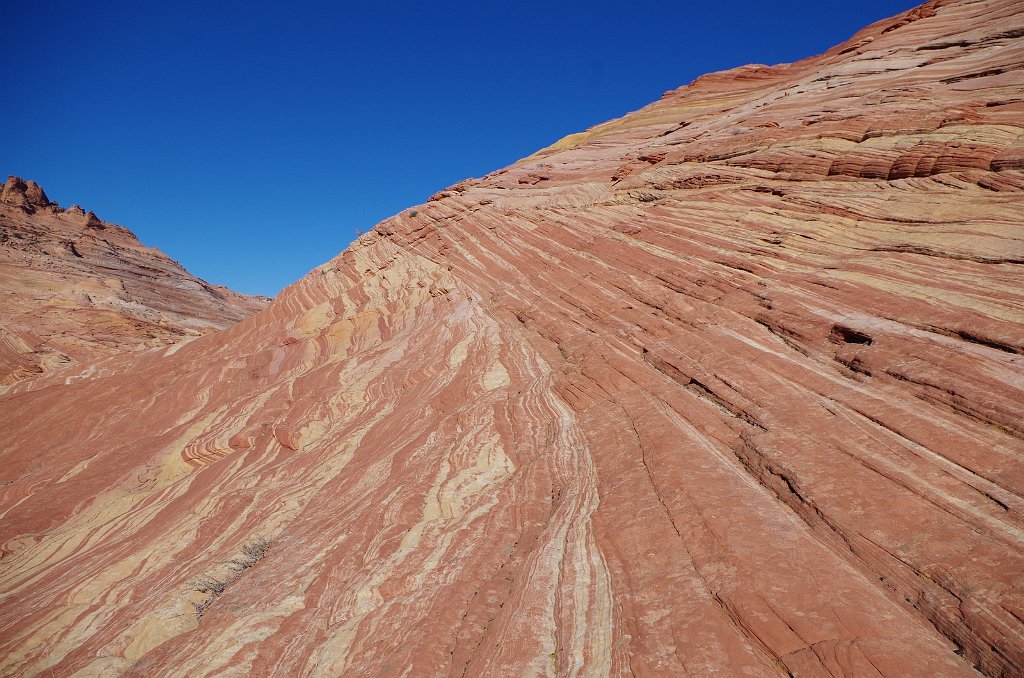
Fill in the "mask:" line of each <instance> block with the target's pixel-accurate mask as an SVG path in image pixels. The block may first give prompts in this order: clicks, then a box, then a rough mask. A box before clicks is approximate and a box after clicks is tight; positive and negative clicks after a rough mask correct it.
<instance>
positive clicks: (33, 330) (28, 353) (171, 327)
mask: <svg viewBox="0 0 1024 678" xmlns="http://www.w3.org/2000/svg"><path fill="white" fill-rule="evenodd" d="M268 301H269V300H268V299H266V298H263V297H251V296H248V295H244V294H239V293H237V292H233V291H231V290H229V289H227V288H224V287H217V286H213V285H209V284H208V283H206V282H205V281H203V280H200V279H199V278H196V277H195V276H194V275H192V274H190V273H189V272H188V271H186V270H185V269H183V268H182V267H181V266H180V265H179V264H178V263H177V262H176V261H173V260H171V259H170V258H168V257H167V255H165V254H164V253H163V252H161V251H159V250H157V249H154V248H151V247H146V246H145V245H143V244H141V243H140V242H139V241H138V239H137V238H136V237H135V235H134V234H133V233H132V232H131V231H129V230H128V229H127V228H124V227H123V226H115V225H114V224H108V223H107V222H105V221H102V220H101V219H99V218H98V217H97V216H96V215H95V214H93V213H92V212H85V211H83V210H82V209H81V208H79V207H77V206H74V207H71V208H70V209H64V208H62V207H60V206H58V205H57V204H56V203H54V202H52V201H51V200H50V199H49V198H47V197H46V193H45V192H44V191H43V189H42V188H41V187H40V186H39V185H38V184H36V183H35V182H33V181H27V182H26V181H24V180H22V179H20V178H18V177H9V178H8V179H7V182H6V183H5V184H4V185H3V187H2V188H0V389H2V388H3V387H4V386H6V385H9V384H12V383H14V382H16V381H20V380H22V379H26V378H31V377H35V376H38V375H39V374H42V373H44V372H47V371H49V370H53V369H55V368H58V367H65V366H67V365H69V364H70V363H72V362H74V363H77V364H79V365H82V364H87V363H89V362H91V361H93V360H95V359H97V358H101V357H105V356H108V355H112V354H114V353H118V352H121V351H124V350H128V349H137V348H145V347H153V346H166V345H168V344H171V343H176V342H178V341H181V340H183V339H187V338H190V337H197V336H199V335H201V334H204V333H207V332H210V331H212V330H215V329H222V328H224V327H227V326H228V325H230V324H231V323H234V322H237V321H238V320H241V319H242V318H244V317H246V316H247V315H251V314H252V313H255V312H256V311H258V310H260V309H262V308H263V307H265V306H266V305H267V302H268Z"/></svg>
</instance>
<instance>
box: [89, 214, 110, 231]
mask: <svg viewBox="0 0 1024 678" xmlns="http://www.w3.org/2000/svg"><path fill="white" fill-rule="evenodd" d="M85 227H86V228H95V229H98V230H103V229H105V228H106V227H107V225H106V224H105V223H104V222H103V221H101V220H100V218H99V217H98V216H96V213H95V212H93V211H92V210H89V211H88V212H86V213H85Z"/></svg>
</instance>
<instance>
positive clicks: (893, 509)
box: [0, 0, 1024, 677]
mask: <svg viewBox="0 0 1024 678" xmlns="http://www.w3.org/2000/svg"><path fill="white" fill-rule="evenodd" d="M1022 11H1024V6H1022V5H1021V4H1020V3H1019V2H1016V1H996V0H986V1H982V2H966V1H964V2H931V3H928V4H927V5H924V6H922V7H921V8H919V9H917V10H914V11H912V12H909V13H907V14H905V15H903V16H900V17H896V18H894V19H892V20H889V21H883V22H881V23H879V24H876V25H874V26H871V27H869V28H867V29H865V30H864V31H862V32H861V33H859V34H857V35H856V36H854V37H853V38H852V39H851V41H849V42H848V43H846V44H844V45H842V46H840V47H837V48H835V49H833V50H832V51H830V52H828V53H826V54H825V55H823V56H820V57H817V58H814V59H810V60H807V61H803V62H800V63H796V64H792V65H785V66H779V67H772V68H768V67H761V66H750V67H744V68H740V69H736V70H733V71H729V72H725V73H719V74H715V75H711V76H707V77H704V78H701V79H699V80H697V81H696V82H694V83H692V84H691V85H689V86H687V87H684V88H682V89H679V90H677V91H673V92H669V93H668V94H666V95H665V96H664V97H663V98H662V99H661V100H660V101H658V102H657V103H654V104H652V105H650V106H648V107H646V108H644V109H642V110H640V111H637V112H636V113H633V114H630V115H628V116H626V117H624V118H622V119H620V120H616V121H613V122H610V123H608V124H605V125H602V126H599V127H597V128H595V129H592V130H589V131H588V132H585V133H583V134H580V135H577V136H575V137H571V138H568V139H565V140H563V141H561V142H559V143H558V144H556V145H555V146H553V147H551V148H549V149H546V150H544V151H542V152H540V153H538V154H537V155H535V156H532V157H530V158H527V159H525V160H524V161H522V162H520V163H517V164H516V165H514V166H512V167H510V168H508V169H506V170H503V171H501V172H498V173H495V174H493V175H491V176H488V177H485V178H484V179H481V180H470V181H467V182H464V183H462V184H460V185H458V186H454V187H452V188H451V189H449V190H446V191H444V192H442V193H440V194H438V195H437V196H435V197H434V198H433V199H432V200H431V201H430V202H429V203H427V204H426V205H423V206H419V207H417V209H416V210H410V211H408V212H406V213H404V214H402V215H399V216H396V217H394V218H392V219H389V220H387V221H386V222H384V223H382V224H380V225H378V226H377V228H376V229H375V230H374V231H373V232H371V233H369V234H366V235H364V236H363V237H361V238H360V239H359V240H358V241H357V242H355V243H354V244H353V245H352V246H351V247H349V248H348V249H347V250H346V251H345V252H343V253H342V254H341V255H340V256H338V257H337V258H335V259H334V260H332V261H331V262H329V263H328V264H326V265H324V266H322V267H320V268H319V269H317V270H315V271H313V272H312V273H311V274H310V275H309V276H307V277H306V278H304V279H302V280H301V281H299V282H298V283H296V284H295V285H293V286H292V287H290V288H289V289H287V290H286V291H285V292H283V293H282V294H281V295H279V296H278V297H277V298H276V299H275V301H274V302H273V303H272V304H271V305H270V307H269V308H267V309H266V310H265V311H263V312H261V313H259V314H257V315H255V316H253V317H251V318H249V319H247V320H245V321H243V322H241V323H239V324H237V325H235V326H233V327H231V328H230V329H228V330H226V331H224V332H222V333H217V334H213V335H208V336H206V337H202V338H199V339H196V340H194V341H191V342H188V343H186V344H180V345H178V346H174V347H171V348H168V349H161V350H152V351H148V352H145V353H143V354H141V355H131V356H129V355H120V356H114V357H112V358H109V359H106V360H104V361H101V362H98V363H96V364H94V365H92V366H90V368H89V369H88V370H86V371H84V372H82V371H78V372H76V371H75V370H73V369H67V370H63V371H58V372H53V373H51V374H49V375H44V376H42V377H39V378H37V379H35V380H33V381H31V382H22V383H20V384H16V385H15V386H14V387H13V388H12V389H11V391H10V392H9V393H8V394H7V395H5V396H3V397H2V398H0V408H2V410H3V412H4V414H5V417H4V419H5V427H4V430H3V433H2V434H0V435H2V441H3V452H2V457H0V459H2V464H0V469H2V470H0V473H2V474H3V478H4V484H3V486H2V494H0V516H2V518H0V528H2V534H0V544H2V549H3V558H2V560H0V563H2V565H0V582H2V584H0V591H2V592H3V593H2V596H3V597H2V601H0V655H2V656H3V660H2V662H3V666H4V667H5V672H6V673H8V674H22V675H31V674H40V673H42V674H43V675H50V674H49V673H48V672H49V671H52V672H53V675H71V674H76V675H101V674H102V675H107V674H111V675H114V674H127V675H132V676H160V675H168V676H171V675H174V676H178V675H190V676H200V675H213V674H217V675H261V676H262V675H351V676H435V675H436V676H526V675H530V676H534V675H545V676H555V675H558V676H563V675H564V676H584V675H586V676H602V675H612V676H711V675H719V676H770V675H795V676H829V675H832V676H838V675H843V676H879V675H881V676H930V677H931V676H971V675H978V674H979V672H980V673H981V674H984V675H988V676H1011V675H1021V672H1022V670H1024V623H1022V620H1024V598H1022V590H1021V587H1022V586H1024V548H1022V545H1024V533H1022V528H1024V522H1022V510H1024V498H1022V493H1024V416H1022V414H1024V407H1022V403H1024V363H1022V351H1024V315H1022V314H1024V283H1022V281H1024V278H1022V267H1021V264H1022V262H1024V192H1022V189H1024V173H1022V164H1021V162H1022V159H1024V137H1022V134H1024V74H1022V70H1021V65H1022V63H1024V43H1022V40H1021V36H1024V13H1022ZM76 672H77V673H76Z"/></svg>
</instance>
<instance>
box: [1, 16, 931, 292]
mask: <svg viewBox="0 0 1024 678" xmlns="http://www.w3.org/2000/svg"><path fill="white" fill-rule="evenodd" d="M915 4H916V3H915V2H912V1H896V0H856V1H854V2H850V1H843V2H835V1H833V0H808V1H801V2H797V1H784V0H779V1H777V2H770V3H769V2H721V1H720V2H699V3H697V2H682V1H679V2H648V1H645V0H631V1H630V2H628V3H627V2H623V1H622V0H620V1H619V2H615V3H610V2H564V3H559V2H515V3H511V2H509V3H489V2H443V1H440V2H434V3H425V2H423V3H412V2H409V3H387V2H378V3H365V4H362V3H344V2H342V3H326V2H325V3H315V2H301V1H299V2H291V3H280V2H274V3H270V2H256V1H251V2H230V1H224V2H203V3H190V2H118V1H109V2H95V3H94V2H61V1H55V2H46V3H43V2H17V3H15V2H8V3H3V4H2V6H0V25H3V26H4V27H5V29H6V30H5V31H4V36H3V40H0V58H2V63H6V64H7V67H6V68H7V76H6V78H7V83H8V84H7V86H6V87H5V92H4V96H3V97H2V98H0V129H2V130H3V136H4V143H3V147H2V150H3V152H2V154H0V172H2V173H3V174H4V175H5V176H6V175H7V174H17V175H20V176H23V177H24V178H26V179H34V180H36V181H38V182H39V183H40V184H42V186H43V188H44V189H46V191H47V193H48V194H49V195H50V197H51V199H54V200H58V201H59V202H60V203H61V204H62V205H65V206H67V205H70V204H72V203H77V204H79V205H81V206H82V207H84V208H85V209H92V210H94V211H95V212H96V213H97V214H98V215H99V216H100V217H101V218H103V219H106V220H107V221H112V222H114V223H119V224H123V225H126V226H128V227H129V228H131V229H132V230H133V231H135V233H136V234H137V235H138V236H139V238H140V239H141V240H142V241H143V242H144V243H145V244H147V245H151V246H155V247H159V248H160V249H162V250H163V251H164V252H166V253H167V254H168V255H170V256H171V257H173V258H175V259H177V260H178V261H179V262H181V263H182V264H183V265H184V266H185V267H186V268H188V269H189V270H190V271H192V272H193V273H195V274H196V275H199V276H200V277H203V278H205V279H207V280H209V281H210V282H214V283H219V284H226V285H229V286H230V287H233V288H234V289H237V290H240V291H243V292H249V293H258V294H268V295H273V294H275V293H276V292H277V291H278V290H279V289H281V288H282V287H283V286H285V285H287V284H289V283H291V282H293V281H295V280H297V279H298V278H299V277H301V276H302V275H304V274H305V273H306V272H307V271H308V270H309V269H311V268H313V267H314V266H316V265H318V264H320V263H322V262H324V261H326V260H327V259H329V258H331V257H332V256H334V255H335V254H337V253H338V252H339V251H341V250H342V249H343V248H344V247H345V246H346V245H347V244H348V243H349V242H350V241H351V240H352V238H353V237H354V236H355V234H356V231H357V230H367V229H369V228H370V227H372V226H373V225H374V224H375V223H377V222H378V221H380V220H381V219H384V218H386V217H388V216H390V215H392V214H394V213H396V212H398V211H401V210H402V209H403V208H405V207H407V206H409V205H412V204H415V203H419V202H423V201H424V200H426V198H427V197H429V196H430V195H431V194H432V193H434V192H435V191H437V190H440V189H441V188H443V187H445V186H448V185H450V184H453V183H455V182H457V181H459V180H461V179H464V178H466V177H470V176H482V175H484V174H487V173H488V172H490V171H492V170H494V169H498V168H500V167H503V166H504V165H507V164H509V163H511V162H514V161H515V160H517V159H519V158H521V157H523V156H526V155H529V154H530V153H532V152H533V151H535V150H537V149H539V148H541V147H543V146H547V145H548V144H550V143H552V142H553V141H555V140H557V139H558V138H560V137H562V136H564V135H566V134H568V133H571V132H576V131H580V130H583V129H585V128H587V127H589V126H591V125H594V124H596V123H599V122H603V121H605V120H608V119H610V118H613V117H618V116H620V115H622V114H624V113H626V112H628V111H631V110H635V109H637V108H639V107H641V106H643V105H645V104H647V103H649V102H650V101H652V100H654V99H657V98H658V97H659V96H660V95H661V94H662V92H664V91H665V90H668V89H673V88H675V87H678V86H680V85H683V84H685V83H687V82H689V81H690V80H692V79H693V78H695V77H697V76H699V75H701V74H703V73H707V72H710V71H716V70H721V69H724V68H731V67H733V66H738V65H741V64H745V63H780V62H788V61H795V60H797V59H800V58H803V57H806V56H811V55H814V54H817V53H820V52H822V51H824V50H826V49H828V48H829V47H831V46H832V45H834V44H836V43H838V42H841V41H843V40H845V39H846V38H848V37H849V36H850V35H852V34H853V33H854V32H856V31H857V30H858V29H860V28H861V27H863V26H865V25H867V24H869V23H871V22H873V21H875V20H877V19H880V18H883V17H886V16H891V15H893V14H896V13H898V12H900V11H903V10H906V9H908V8H910V7H912V6H914V5H915Z"/></svg>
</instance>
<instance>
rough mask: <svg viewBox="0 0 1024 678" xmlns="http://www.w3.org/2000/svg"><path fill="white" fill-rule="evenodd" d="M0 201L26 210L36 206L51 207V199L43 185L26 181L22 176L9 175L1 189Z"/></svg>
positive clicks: (31, 209)
mask: <svg viewBox="0 0 1024 678" xmlns="http://www.w3.org/2000/svg"><path fill="white" fill-rule="evenodd" d="M0 203H4V204H5V205H15V206H18V207H21V208H22V209H25V210H26V211H34V210H35V208H36V207H49V206H50V205H51V204H53V203H51V202H50V199H49V198H47V197H46V192H45V191H43V188H42V186H40V185H39V184H37V183H36V182H34V181H25V180H24V179H22V178H21V177H16V176H9V177H7V181H6V182H4V187H3V189H2V191H0Z"/></svg>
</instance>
